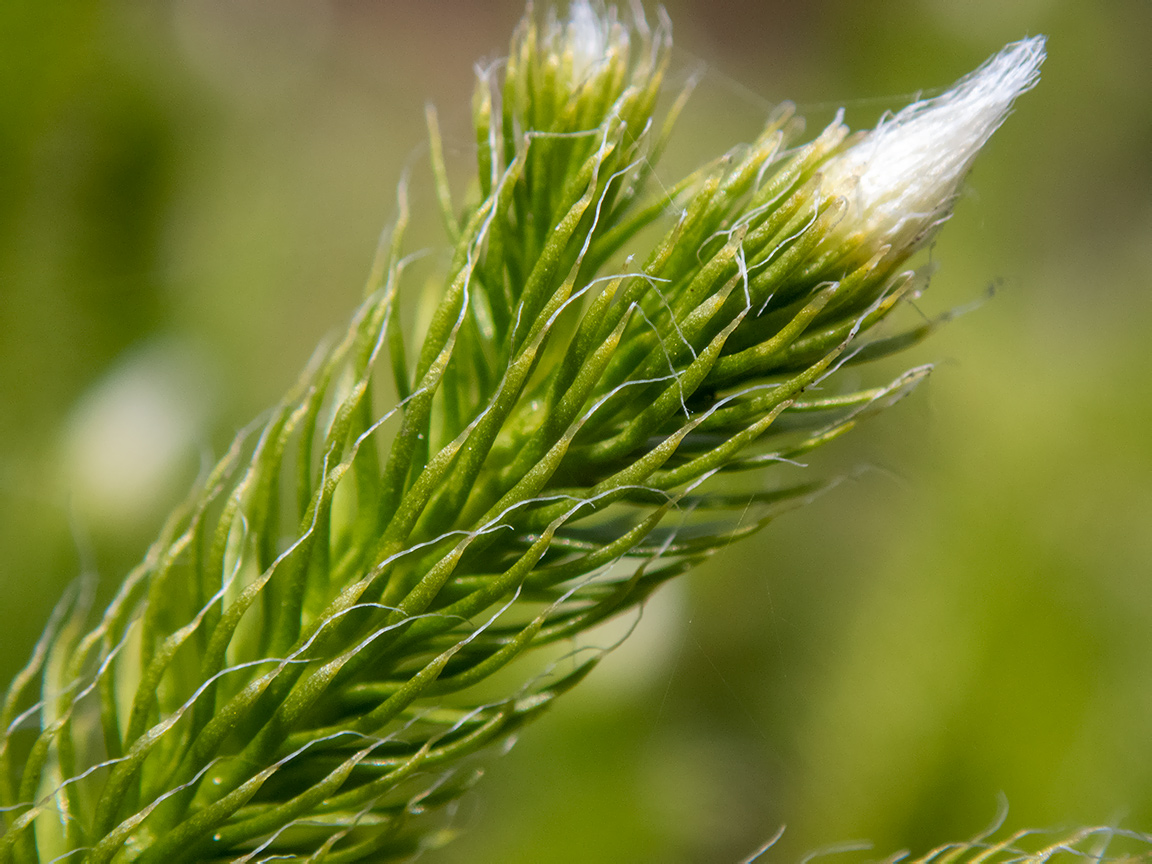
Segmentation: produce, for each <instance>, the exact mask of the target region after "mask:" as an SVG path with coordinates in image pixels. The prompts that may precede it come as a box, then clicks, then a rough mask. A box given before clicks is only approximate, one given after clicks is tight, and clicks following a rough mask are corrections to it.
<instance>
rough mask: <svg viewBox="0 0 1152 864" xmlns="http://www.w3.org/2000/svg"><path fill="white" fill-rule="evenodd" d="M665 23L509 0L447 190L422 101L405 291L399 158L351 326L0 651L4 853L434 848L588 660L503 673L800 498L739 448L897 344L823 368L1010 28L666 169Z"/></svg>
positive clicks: (852, 411) (852, 328)
mask: <svg viewBox="0 0 1152 864" xmlns="http://www.w3.org/2000/svg"><path fill="white" fill-rule="evenodd" d="M670 45H671V42H670V34H669V28H668V25H667V22H666V21H664V20H660V21H658V22H657V23H656V24H655V25H649V24H648V23H647V22H645V21H643V20H639V21H636V22H635V23H633V24H631V25H629V26H625V24H624V23H622V22H621V21H620V20H618V19H617V17H616V14H615V13H614V12H612V11H609V10H595V9H593V7H592V6H591V5H589V4H587V3H583V2H577V3H575V4H573V7H572V9H571V13H570V15H569V17H568V18H566V19H558V18H556V17H549V18H548V19H547V20H546V21H544V22H538V21H537V20H536V19H535V18H534V17H533V16H532V14H531V13H530V14H529V15H528V17H526V18H525V20H524V22H523V23H522V25H521V26H520V29H519V30H518V31H517V33H516V35H515V38H514V40H513V43H512V48H511V53H510V55H509V57H508V59H507V63H506V65H505V66H504V67H503V70H502V74H499V75H497V74H496V72H494V71H487V72H485V73H483V74H481V76H480V78H479V80H478V83H477V88H476V92H475V96H474V101H473V116H474V126H475V133H476V153H477V159H476V167H477V170H476V176H475V180H474V182H473V183H472V184H471V185H470V187H469V189H468V190H467V192H466V193H465V194H464V196H463V198H462V199H460V198H458V197H457V195H456V194H454V192H453V190H451V189H450V188H449V182H448V171H447V169H446V167H445V165H444V159H443V155H442V148H441V144H440V139H439V134H438V131H437V124H436V118H435V115H434V114H431V113H430V115H429V129H430V134H431V171H432V176H433V178H434V183H435V188H436V190H437V198H438V201H439V204H440V209H441V213H442V217H443V223H444V230H445V232H446V235H447V239H448V242H449V244H450V245H451V248H452V253H451V260H450V263H449V264H448V265H447V267H446V268H445V269H444V270H443V272H442V281H441V282H440V286H439V287H440V290H439V293H438V296H437V297H436V298H435V301H434V307H433V308H431V310H430V311H428V310H425V309H422V308H421V304H420V298H421V297H422V296H424V291H423V287H422V286H411V285H410V284H409V282H410V281H411V280H406V275H408V274H410V269H411V268H410V265H411V263H412V261H413V260H414V259H413V258H412V257H411V256H409V255H408V254H407V251H406V245H405V228H406V225H407V221H408V201H407V197H406V191H405V189H404V188H401V190H400V197H399V217H398V220H397V223H396V225H395V227H394V229H393V230H392V232H391V234H390V235H389V237H388V239H387V241H386V242H385V243H383V244H382V247H381V252H380V255H379V258H378V261H377V264H376V266H375V268H374V270H373V273H372V275H371V278H370V280H369V283H368V286H367V291H366V297H365V300H364V303H363V305H362V306H361V308H360V309H359V311H358V312H357V314H356V315H355V317H354V319H353V321H352V324H351V327H350V328H349V330H348V332H347V335H346V336H345V337H344V338H343V339H342V340H341V341H340V342H339V343H338V344H336V345H335V347H331V348H329V349H326V350H321V351H320V352H319V353H318V354H317V355H316V358H315V360H314V362H313V363H312V364H311V365H310V366H309V368H308V369H307V370H306V371H305V373H304V374H303V375H302V376H301V378H300V379H299V382H298V383H297V385H296V386H295V387H294V388H293V389H292V391H291V392H290V393H289V394H288V395H287V396H286V397H285V398H284V400H283V401H282V402H281V403H280V404H279V405H278V406H277V407H276V408H275V409H274V410H273V411H272V412H271V414H270V415H269V416H268V418H267V420H266V422H264V423H263V426H262V428H260V429H259V431H258V432H257V433H253V434H251V435H241V436H240V437H239V438H238V439H237V440H236V442H235V444H234V445H233V446H232V448H231V449H230V450H229V452H228V453H227V454H226V455H225V457H224V458H223V459H222V460H221V461H220V463H219V464H218V465H217V466H216V467H215V469H214V470H212V471H211V473H210V474H209V475H208V476H207V477H206V478H205V479H204V481H203V482H202V483H201V484H200V485H199V486H198V487H197V489H196V490H195V491H194V492H193V493H192V494H191V496H190V497H189V498H188V500H187V502H186V504H185V505H184V506H183V507H181V508H180V509H179V510H178V511H177V512H175V513H174V514H173V515H172V516H171V518H170V519H169V520H168V523H167V526H166V528H165V529H164V531H163V534H162V536H161V537H160V538H159V540H158V541H157V542H156V544H155V545H154V546H153V547H152V549H151V550H150V551H149V553H148V555H147V556H146V557H145V559H144V561H143V562H142V563H141V564H140V565H139V566H138V567H137V568H136V569H135V570H134V571H133V572H131V573H130V574H129V575H128V576H127V578H125V580H124V582H123V584H122V586H121V587H120V590H119V592H118V593H117V594H116V596H115V599H114V600H113V601H112V603H111V604H110V605H109V606H108V608H107V609H106V610H104V611H103V612H102V613H99V614H98V615H96V616H93V610H92V609H91V608H90V606H91V603H90V596H91V590H90V586H88V585H85V584H78V585H77V586H76V587H75V588H74V590H73V591H72V593H70V594H69V596H67V597H66V598H64V600H63V601H62V602H61V604H60V605H59V607H58V609H57V611H56V614H55V616H54V617H53V619H52V622H51V623H50V625H49V627H48V629H47V631H46V633H45V636H44V638H43V639H42V641H41V643H40V645H39V646H38V647H37V649H36V651H35V653H34V656H33V658H32V660H31V662H30V663H29V664H28V666H27V667H26V668H25V670H24V671H23V672H22V673H21V674H20V675H19V676H18V677H17V679H16V680H15V681H14V682H13V684H12V686H11V688H10V689H9V692H8V696H7V699H6V701H5V703H4V707H3V714H2V718H0V724H2V728H3V730H4V739H3V745H2V748H0V795H2V799H0V804H2V805H3V808H4V813H5V817H6V830H5V833H4V834H3V836H2V837H0V862H5V864H7V862H18V864H31V862H43V864H46V862H52V861H65V860H82V861H84V862H91V864H104V862H126V861H138V862H141V864H156V862H164V864H175V862H191V861H216V860H221V861H223V860H230V861H237V862H247V861H263V860H274V859H275V860H307V861H324V862H330V864H335V862H344V861H386V860H393V859H398V858H404V857H406V856H409V855H410V854H412V853H413V852H415V851H417V850H419V849H421V848H426V847H428V846H429V845H432V844H434V843H436V842H438V841H439V840H440V839H442V836H443V834H442V832H441V831H440V828H439V826H440V822H439V821H437V819H436V818H435V812H436V811H437V809H438V808H439V807H441V806H442V805H444V804H445V803H446V802H450V801H452V800H453V799H455V798H457V797H458V796H459V795H460V794H461V793H462V792H463V791H464V790H466V789H467V788H468V787H469V786H470V785H471V783H472V782H473V780H474V779H475V777H476V776H477V770H476V769H475V767H474V766H473V765H472V764H471V761H470V759H469V757H470V756H471V755H472V754H474V753H476V752H477V751H480V750H482V749H484V748H485V747H487V746H488V745H490V744H492V743H493V742H498V741H501V740H503V739H505V738H507V737H508V736H509V735H510V734H511V733H512V732H513V731H514V730H515V729H516V728H517V727H519V726H520V725H522V724H524V723H525V722H527V721H529V720H530V719H532V718H533V717H534V716H536V715H537V714H539V713H540V712H541V711H542V710H543V709H544V708H546V707H547V706H548V705H549V704H551V702H552V701H553V700H554V699H555V697H556V696H558V695H559V694H561V693H563V692H564V691H565V690H567V689H568V688H570V687H572V686H573V685H575V684H576V683H578V682H579V681H580V679H581V678H583V677H584V676H585V675H586V674H587V673H588V672H589V671H590V670H591V669H592V667H593V666H594V665H595V664H596V662H597V661H596V658H590V659H576V660H572V661H571V663H570V665H569V666H567V667H563V668H560V667H558V668H557V669H553V670H551V671H550V672H548V673H539V672H538V670H533V669H529V671H526V672H525V671H523V669H522V668H520V669H516V670H515V671H516V672H517V674H511V672H510V671H503V670H505V667H507V666H508V665H509V664H510V663H511V662H512V661H514V660H517V659H518V658H520V657H521V656H522V655H524V654H525V653H526V652H528V651H530V649H532V648H534V647H537V646H540V645H544V644H547V643H554V642H557V641H560V640H568V639H570V638H571V637H573V636H575V635H578V634H580V633H581V632H583V631H585V630H587V629H588V628H590V627H592V626H594V625H596V624H597V623H599V622H601V621H603V620H605V619H606V618H608V617H610V616H613V615H616V614H618V613H619V612H621V611H622V610H625V609H628V608H631V607H634V606H636V605H637V604H639V603H642V602H643V601H644V600H645V598H646V597H648V596H649V595H650V593H651V592H652V591H653V590H655V589H656V588H657V587H658V586H659V585H660V584H662V583H663V582H665V581H667V580H668V579H671V578H673V577H674V576H676V575H678V574H680V573H683V572H684V571H685V570H687V569H689V568H691V567H693V566H694V565H695V564H697V563H698V562H699V561H701V560H702V559H703V558H705V557H707V556H708V555H710V554H711V553H712V552H714V551H715V550H716V549H718V548H719V547H721V546H723V545H726V544H728V543H730V542H731V541H732V540H733V539H736V538H738V537H740V536H744V535H747V534H750V533H752V532H754V531H756V530H757V529H759V528H760V527H761V526H763V525H764V524H765V523H767V522H768V521H769V520H770V519H771V518H772V517H773V516H774V515H776V514H777V513H779V512H780V511H782V510H784V509H787V508H790V507H795V506H797V505H799V504H802V503H803V502H804V501H806V500H807V499H809V498H810V497H811V496H813V495H814V494H816V493H817V492H818V491H820V489H821V488H822V484H821V483H818V482H813V483H807V484H803V485H799V486H782V485H780V484H779V483H778V482H774V480H773V477H772V469H773V466H775V465H776V464H777V463H780V462H785V461H789V460H793V459H795V458H796V457H797V456H799V455H800V454H803V453H805V452H806V451H808V450H811V449H812V448H814V447H817V446H819V445H822V444H824V443H826V442H828V441H830V440H832V439H834V438H836V437H838V436H840V435H841V434H843V433H845V432H847V431H849V430H850V429H851V428H852V427H853V426H854V425H855V424H856V423H857V422H859V420H861V419H862V418H863V417H865V416H867V415H869V414H871V413H873V412H875V411H877V410H880V409H882V408H884V407H886V406H888V405H890V404H892V403H893V402H895V401H896V400H898V399H899V398H901V397H902V396H904V395H905V394H907V393H908V392H909V391H910V390H911V389H912V388H913V387H914V386H915V385H916V384H917V383H918V382H920V381H921V380H923V378H924V377H925V376H926V375H927V374H928V371H929V370H928V369H927V368H926V367H920V368H916V369H912V370H910V371H908V372H906V373H905V374H903V375H901V376H899V377H898V378H897V379H896V380H894V381H891V382H890V383H887V384H884V385H882V386H877V387H874V388H870V389H865V390H859V391H846V390H844V389H843V388H842V387H841V386H840V385H839V384H838V383H837V381H838V378H837V376H836V372H837V370H839V369H840V368H841V367H843V366H845V365H847V364H860V363H863V362H866V361H869V360H873V359H875V358H878V357H882V356H885V355H889V354H892V353H894V352H897V351H899V350H900V349H902V348H904V347H906V346H908V345H910V344H912V343H914V342H916V341H917V340H919V339H920V338H922V337H923V336H925V335H926V334H927V333H928V332H929V331H931V330H932V329H933V327H934V326H935V322H927V323H919V324H917V325H916V326H914V327H913V328H912V329H910V330H907V331H902V332H901V331H896V332H889V333H887V334H886V335H884V336H882V337H877V336H873V335H872V334H873V331H874V329H875V328H876V326H877V325H878V324H879V323H880V322H881V321H883V320H884V319H885V318H887V317H888V316H889V314H890V313H891V312H892V311H893V310H894V309H896V308H897V307H899V306H900V304H901V302H902V301H904V300H905V299H906V298H908V297H910V296H912V295H913V294H914V293H915V292H916V291H917V288H918V286H919V284H920V281H919V279H918V277H917V275H916V273H915V272H914V271H910V270H908V269H906V265H907V261H908V259H909V257H910V256H911V255H913V254H914V253H915V252H916V251H917V250H918V249H920V248H921V247H923V245H924V244H925V243H926V242H927V240H928V239H929V238H930V237H931V236H932V234H933V232H934V231H935V230H936V228H937V227H938V226H939V225H940V223H941V222H942V221H944V220H945V219H946V218H947V216H948V213H949V212H950V208H951V204H952V200H953V198H954V196H955V193H956V190H957V187H958V184H959V183H960V182H961V180H962V179H963V177H964V175H965V173H966V171H967V169H968V167H969V165H970V164H971V161H972V159H973V158H974V156H975V155H976V153H977V152H978V150H979V149H980V147H981V146H982V145H983V144H984V142H985V141H986V140H987V138H988V136H989V135H990V134H991V133H992V132H993V131H994V130H995V128H996V127H997V126H998V125H999V123H1000V122H1001V121H1002V119H1003V118H1004V116H1005V115H1006V113H1007V112H1008V110H1009V108H1010V106H1011V104H1012V102H1013V100H1014V99H1015V98H1016V97H1017V96H1018V95H1019V94H1020V93H1022V92H1023V91H1025V90H1027V89H1028V88H1029V87H1031V86H1032V84H1033V83H1034V82H1035V80H1036V76H1037V74H1038V68H1039V64H1040V62H1041V61H1042V58H1043V42H1042V40H1036V39H1034V40H1028V41H1024V42H1021V43H1018V44H1016V45H1013V46H1009V48H1007V49H1005V51H1004V52H1002V53H1001V54H999V55H998V56H997V57H995V58H993V60H992V61H990V62H989V63H988V64H987V65H985V66H984V67H982V68H981V69H980V70H978V71H977V72H976V73H974V74H973V75H972V76H970V77H969V78H966V79H964V80H962V81H961V82H960V83H959V84H958V85H957V86H956V87H955V88H954V89H953V90H952V91H950V92H948V93H946V94H945V95H944V96H941V97H939V98H937V99H935V100H931V101H928V102H923V103H917V104H916V105H913V106H911V107H910V108H908V109H906V110H905V111H904V112H901V113H900V114H898V115H896V116H895V117H893V118H891V119H889V120H887V121H886V122H885V123H883V124H882V125H881V126H880V127H879V128H877V129H876V130H873V131H870V132H866V133H863V134H859V135H851V134H849V131H848V129H847V128H846V127H845V126H844V125H843V123H842V122H841V121H840V119H837V120H836V121H835V122H834V123H832V125H830V126H829V127H828V128H827V129H825V130H824V131H823V132H822V133H820V134H819V135H818V136H817V137H816V138H815V139H814V140H813V141H811V142H809V143H806V144H797V143H796V141H795V139H796V137H797V135H798V133H799V128H800V127H799V124H798V123H796V122H795V121H794V120H793V118H792V113H791V111H790V109H789V108H787V107H786V106H785V107H783V108H781V109H780V110H778V111H777V112H776V113H775V114H774V115H773V116H772V117H771V118H770V119H769V121H768V124H767V126H766V128H765V129H764V132H763V133H762V134H761V135H760V137H759V138H757V139H756V140H755V141H754V142H752V143H750V144H746V145H742V146H739V147H737V148H735V149H733V150H731V151H730V152H728V153H726V154H724V155H722V156H721V157H719V158H718V159H716V160H715V161H714V162H712V163H710V164H708V165H705V166H703V167H702V168H700V169H699V170H698V171H696V172H695V173H693V174H691V175H690V176H688V177H685V178H684V179H682V180H681V181H680V182H678V183H676V184H675V185H674V186H672V187H670V188H666V187H665V186H662V185H659V184H654V183H652V182H651V180H652V175H653V166H654V165H655V164H656V162H657V160H658V159H659V157H660V154H661V152H662V151H663V150H664V148H665V145H666V144H667V142H668V139H669V136H670V134H671V133H672V128H673V124H674V121H675V120H676V117H677V115H678V113H679V111H680V109H681V107H682V106H683V104H684V101H685V99H687V97H688V91H687V90H685V91H684V92H683V93H681V94H679V95H678V96H676V95H673V96H672V97H671V98H667V96H666V94H664V93H663V82H664V73H665V70H666V68H667V66H668V62H669V49H670ZM666 102H667V105H665V103H666ZM817 385H819V388H817ZM380 406H385V407H380ZM737 514H739V515H740V517H741V518H739V519H737V518H736V515H737ZM497 673H500V674H497ZM957 851H958V850H957ZM992 851H993V850H992V847H990V848H989V849H986V850H985V851H984V852H981V853H979V854H977V855H975V857H973V858H970V859H969V860H972V861H976V860H978V859H979V860H982V859H983V858H984V857H989V856H991V855H992ZM994 851H995V853H996V856H997V857H999V858H1000V859H1003V858H1004V857H1006V856H1007V857H1011V856H1012V855H1014V854H1015V853H1013V852H1012V850H1011V848H1010V847H1008V846H1004V847H998V848H995V850H994ZM950 857H954V856H953V855H952V854H951V853H941V854H939V855H934V856H930V859H925V860H933V861H941V860H943V859H948V858H950ZM1044 857H1046V856H1044V855H1041V856H1039V857H1037V858H1036V860H1037V861H1039V860H1043V858H1044ZM1030 860H1031V859H1030Z"/></svg>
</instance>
